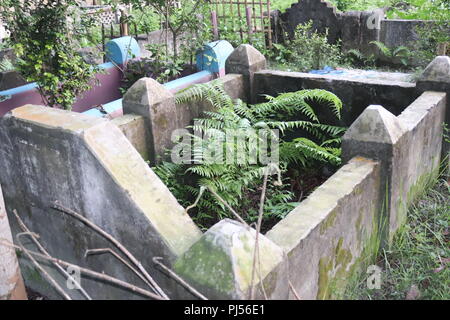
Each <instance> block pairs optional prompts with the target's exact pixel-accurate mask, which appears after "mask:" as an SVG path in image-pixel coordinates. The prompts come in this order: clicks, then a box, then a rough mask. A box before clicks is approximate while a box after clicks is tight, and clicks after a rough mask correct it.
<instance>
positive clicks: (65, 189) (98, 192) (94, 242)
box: [0, 105, 201, 299]
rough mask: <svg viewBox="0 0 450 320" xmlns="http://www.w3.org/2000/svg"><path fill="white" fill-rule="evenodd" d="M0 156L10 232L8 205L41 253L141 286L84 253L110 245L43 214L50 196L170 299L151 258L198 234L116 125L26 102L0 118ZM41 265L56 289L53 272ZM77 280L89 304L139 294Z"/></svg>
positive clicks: (167, 257) (112, 262)
mask: <svg viewBox="0 0 450 320" xmlns="http://www.w3.org/2000/svg"><path fill="white" fill-rule="evenodd" d="M0 155H1V156H0V167H1V168H2V170H0V183H1V184H2V186H3V190H4V197H5V203H6V208H7V211H8V215H9V220H10V222H11V225H12V229H13V233H14V234H17V232H18V231H19V229H18V226H17V223H16V221H15V218H14V217H13V216H12V215H11V214H12V210H13V209H17V210H18V212H19V214H20V216H21V217H22V219H23V220H24V222H25V224H26V225H27V226H28V227H29V228H30V229H31V230H32V231H33V232H36V233H37V234H39V235H40V236H41V241H42V243H43V244H44V245H45V247H46V249H47V250H48V251H49V252H50V254H51V255H54V256H56V257H59V258H61V259H63V260H66V261H71V262H76V263H78V264H80V265H81V266H84V267H88V268H91V269H93V270H96V271H99V272H102V271H104V272H105V273H106V274H109V275H112V276H115V277H118V278H120V279H122V280H125V281H128V282H130V283H133V284H137V285H140V286H141V287H143V286H144V284H143V283H142V281H141V280H140V279H139V278H137V277H136V276H135V275H134V273H133V272H131V271H130V270H129V269H128V268H127V267H126V266H124V265H123V264H121V263H120V262H119V261H117V260H116V259H114V258H113V257H112V256H110V255H102V256H90V257H88V258H86V257H85V252H86V250H87V249H94V248H105V247H111V244H110V243H108V242H107V241H105V240H104V239H103V238H102V237H101V236H99V235H98V234H96V233H95V232H93V231H92V230H91V229H89V228H88V227H86V226H84V225H83V224H81V223H80V222H78V221H76V220H74V219H73V218H72V217H69V216H65V215H63V214H61V213H59V212H57V211H56V210H54V209H52V208H51V206H52V204H53V203H54V201H56V200H58V201H59V202H60V203H61V205H63V206H66V207H68V208H70V209H72V210H75V211H77V212H79V213H81V214H83V215H84V216H86V217H87V218H89V219H90V220H91V221H93V222H94V223H96V224H97V225H99V226H100V227H102V228H103V229H104V230H105V231H107V232H109V233H110V234H112V235H113V236H114V237H115V238H116V239H118V240H119V241H120V242H122V243H123V244H124V245H125V246H126V247H127V248H128V249H129V250H130V252H132V253H133V254H134V255H135V256H136V257H137V259H138V260H140V261H141V262H142V264H143V266H144V267H145V268H146V269H147V270H149V272H150V274H152V276H154V278H155V280H156V281H157V282H158V283H159V284H160V286H161V287H163V288H164V289H165V290H166V291H167V292H168V294H169V295H171V294H172V293H173V290H174V287H175V284H174V282H173V281H170V279H169V278H167V277H166V276H165V274H163V273H162V272H161V271H159V270H158V269H156V268H155V267H154V263H153V262H152V258H153V257H156V256H160V257H163V259H164V260H163V262H164V263H166V264H167V265H170V264H171V263H172V262H173V261H174V260H175V259H176V258H177V257H178V256H179V255H181V254H182V253H183V252H184V251H185V250H187V249H188V248H189V247H190V245H191V244H193V243H194V242H195V241H196V240H198V239H199V238H200V236H201V232H200V231H199V229H198V228H197V227H196V226H195V224H194V223H193V222H192V220H191V219H190V218H189V216H188V215H187V214H186V213H185V211H184V209H183V208H182V207H181V206H180V205H179V204H178V202H177V201H176V199H175V198H174V196H173V195H172V194H171V193H170V191H169V190H168V189H167V188H166V187H165V186H164V184H163V183H162V182H161V181H160V180H159V178H158V177H157V176H156V175H155V174H154V173H153V171H152V170H151V169H150V168H149V167H148V165H147V164H146V163H145V162H144V161H143V159H142V158H141V156H140V155H139V154H138V153H137V151H136V150H135V149H134V148H133V147H132V145H131V144H130V143H129V142H128V140H127V139H126V138H125V136H124V135H123V134H122V132H121V131H120V130H119V129H118V128H117V127H116V126H114V125H113V124H112V123H110V122H109V121H106V120H104V119H98V118H93V117H89V116H85V115H82V114H79V113H73V112H68V111H63V110H58V109H50V108H45V107H41V106H32V105H27V106H23V107H20V108H17V109H15V110H13V111H12V112H11V113H8V114H7V115H5V116H4V117H2V118H0ZM26 245H27V246H28V243H26ZM31 249H34V248H33V247H31ZM20 263H21V266H22V272H23V275H24V278H25V282H26V283H27V285H28V286H29V287H31V288H32V289H34V290H37V291H38V292H39V291H40V292H44V293H45V294H46V295H48V296H49V297H53V298H55V297H58V295H57V294H55V292H54V291H53V290H51V289H49V288H48V285H46V281H45V280H43V279H42V278H41V276H40V275H39V273H37V272H36V271H35V270H34V268H32V267H30V266H29V265H28V263H27V260H26V259H24V258H22V259H21V261H20ZM46 267H47V269H48V271H49V272H51V273H52V274H54V275H55V276H56V277H57V279H59V280H60V281H61V284H62V285H63V286H64V287H65V280H64V279H62V278H61V277H60V276H59V275H57V272H56V271H55V270H54V269H53V267H52V266H46ZM81 284H82V286H83V287H84V288H85V289H86V290H87V291H88V292H89V293H91V294H92V297H93V298H96V299H134V298H139V296H138V295H136V294H134V293H132V292H130V291H127V290H123V289H120V288H118V287H115V286H111V285H108V284H107V283H104V282H100V281H98V280H94V279H92V278H89V277H82V282H81ZM72 293H73V291H72V292H71V294H72ZM74 294H75V293H74Z"/></svg>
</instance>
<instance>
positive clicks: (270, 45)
mask: <svg viewBox="0 0 450 320" xmlns="http://www.w3.org/2000/svg"><path fill="white" fill-rule="evenodd" d="M267 13H268V15H269V26H268V29H269V30H268V31H269V32H268V33H269V36H268V38H269V49H272V24H271V20H270V0H267Z"/></svg>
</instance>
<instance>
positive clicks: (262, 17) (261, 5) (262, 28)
mask: <svg viewBox="0 0 450 320" xmlns="http://www.w3.org/2000/svg"><path fill="white" fill-rule="evenodd" d="M262 1H263V0H259V14H260V19H261V32H262V37H263V39H264V46H265V45H266V35H265V32H266V31H265V28H264V8H263V2H262Z"/></svg>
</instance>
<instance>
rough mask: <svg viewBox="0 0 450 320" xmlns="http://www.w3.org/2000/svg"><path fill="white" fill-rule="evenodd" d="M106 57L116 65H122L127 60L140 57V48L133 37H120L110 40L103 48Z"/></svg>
mask: <svg viewBox="0 0 450 320" xmlns="http://www.w3.org/2000/svg"><path fill="white" fill-rule="evenodd" d="M105 51H106V57H107V58H108V60H109V61H111V62H114V63H116V64H124V63H125V62H126V61H127V60H130V59H133V58H137V57H139V56H140V55H141V48H139V44H138V43H137V41H136V40H135V39H134V38H133V37H129V36H127V37H121V38H116V39H113V40H110V41H108V42H107V43H106V47H105Z"/></svg>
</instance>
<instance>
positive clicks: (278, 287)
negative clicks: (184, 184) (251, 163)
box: [174, 219, 289, 300]
mask: <svg viewBox="0 0 450 320" xmlns="http://www.w3.org/2000/svg"><path fill="white" fill-rule="evenodd" d="M255 236H256V234H255V230H254V229H250V228H248V227H246V226H244V225H242V224H241V223H239V222H236V221H234V220H230V219H225V220H222V221H220V222H219V223H217V224H215V225H214V226H213V227H211V228H210V229H209V230H208V231H207V232H206V233H205V234H204V235H203V236H202V237H201V238H200V239H199V240H198V241H197V242H196V243H194V244H193V245H192V246H191V248H190V249H189V250H187V251H186V252H185V253H184V254H183V255H182V256H181V257H180V258H178V260H177V261H176V262H175V264H174V269H175V271H176V272H177V274H179V275H180V276H181V277H182V278H183V279H185V280H186V281H187V282H188V283H190V284H191V285H193V286H194V287H195V288H196V289H198V290H199V291H200V292H201V293H202V294H203V295H205V296H206V297H207V298H208V299H236V300H237V299H249V292H250V288H251V281H252V271H253V255H254V248H255ZM258 243H259V255H260V268H261V269H260V273H258V272H256V275H255V282H254V284H255V287H254V288H255V298H258V299H263V298H264V293H263V291H262V285H261V282H260V279H262V284H263V286H264V291H265V293H266V294H267V297H268V298H269V299H287V298H288V293H289V291H288V289H289V286H288V269H287V262H286V260H287V259H284V253H283V250H282V249H281V248H280V247H278V246H277V245H275V244H274V243H273V242H272V241H270V240H269V239H268V238H266V237H265V236H263V235H260V236H259V241H258ZM256 267H257V269H256V270H258V264H256ZM260 275H261V277H260Z"/></svg>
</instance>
